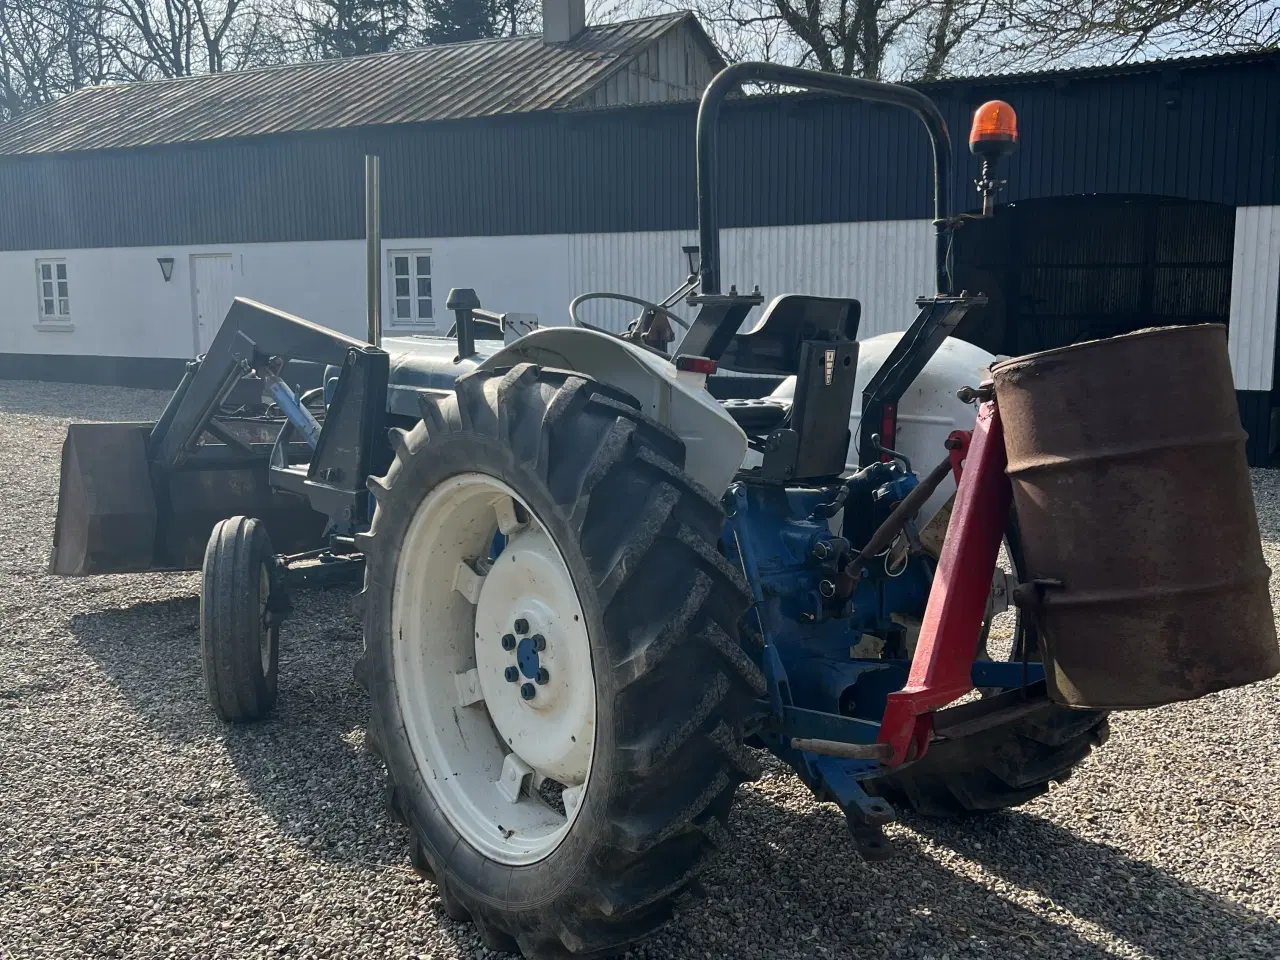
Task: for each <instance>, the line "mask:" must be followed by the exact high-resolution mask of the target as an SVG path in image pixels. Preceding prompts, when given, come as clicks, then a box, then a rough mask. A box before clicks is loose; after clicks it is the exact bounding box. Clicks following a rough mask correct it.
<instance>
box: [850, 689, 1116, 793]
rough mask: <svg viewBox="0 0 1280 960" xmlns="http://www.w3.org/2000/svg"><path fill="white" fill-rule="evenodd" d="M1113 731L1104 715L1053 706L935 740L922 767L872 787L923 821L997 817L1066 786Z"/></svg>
mask: <svg viewBox="0 0 1280 960" xmlns="http://www.w3.org/2000/svg"><path fill="white" fill-rule="evenodd" d="M1107 729H1108V728H1107V716H1106V714H1105V713H1100V712H1096V711H1076V710H1067V709H1066V708H1064V707H1058V706H1054V707H1052V708H1051V709H1050V710H1049V711H1048V712H1047V713H1042V714H1037V715H1034V716H1030V717H1024V718H1022V719H1020V720H1014V721H1011V722H1009V723H1007V724H1003V725H1001V726H998V727H994V728H991V729H989V730H982V731H979V732H976V733H973V734H971V735H968V736H962V737H957V738H954V739H945V740H936V741H934V742H933V743H931V744H930V745H929V749H928V751H927V752H926V753H925V755H924V758H923V759H921V760H919V761H917V762H916V763H913V764H910V765H909V766H906V767H904V768H903V769H902V770H901V771H899V772H896V773H891V774H889V775H887V776H884V777H879V778H877V779H875V780H871V781H868V783H867V784H866V786H867V788H868V790H869V791H870V792H873V793H876V794H878V795H879V796H882V797H884V798H885V799H887V800H889V801H891V802H893V803H894V804H896V805H898V806H900V807H903V808H906V809H910V810H912V811H914V812H915V813H917V814H919V815H920V816H925V817H963V816H967V815H973V814H982V813H992V812H995V811H997V810H1004V809H1007V808H1009V807H1016V806H1019V805H1020V804H1023V803H1026V802H1028V801H1030V800H1033V799H1035V798H1036V797H1038V796H1041V795H1043V794H1044V793H1046V792H1048V790H1049V786H1050V784H1051V783H1061V782H1062V781H1064V780H1066V779H1067V778H1068V777H1069V776H1070V775H1071V772H1072V770H1074V769H1075V767H1077V766H1078V765H1079V764H1080V763H1081V762H1083V761H1084V760H1085V759H1086V758H1087V757H1088V756H1089V754H1090V753H1091V752H1092V750H1093V748H1094V747H1095V746H1097V745H1098V744H1100V743H1101V742H1103V741H1104V740H1105V739H1106V736H1107Z"/></svg>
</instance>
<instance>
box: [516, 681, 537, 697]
mask: <svg viewBox="0 0 1280 960" xmlns="http://www.w3.org/2000/svg"><path fill="white" fill-rule="evenodd" d="M537 693H538V691H537V690H536V689H534V686H533V684H532V683H522V684H520V696H522V697H523V698H524V699H526V700H532V699H533V698H534V697H535V696H537Z"/></svg>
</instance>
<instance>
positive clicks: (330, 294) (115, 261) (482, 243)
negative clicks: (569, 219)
mask: <svg viewBox="0 0 1280 960" xmlns="http://www.w3.org/2000/svg"><path fill="white" fill-rule="evenodd" d="M931 237H932V227H931V226H930V225H929V222H928V221H924V220H919V221H890V222H884V223H844V224H820V225H812V226H795V227H767V228H760V229H751V230H748V229H734V230H725V231H723V234H722V239H721V243H722V249H723V258H724V266H723V270H722V275H723V277H724V285H725V287H726V288H727V287H728V285H729V284H730V283H736V284H737V285H738V288H739V289H740V290H744V291H746V290H749V289H750V288H751V287H752V286H754V285H755V284H759V285H760V288H761V292H762V293H764V295H765V297H766V299H771V298H772V297H774V296H777V295H778V294H780V293H794V292H805V293H814V294H819V295H826V296H852V297H857V298H858V299H860V300H861V301H862V304H863V322H862V333H863V335H864V336H870V335H873V334H876V333H883V332H885V331H888V330H899V329H903V328H905V327H906V326H907V324H909V323H910V322H911V320H912V318H913V317H914V316H915V308H914V306H913V301H914V299H915V297H917V296H919V295H920V294H926V293H929V292H931V290H932V283H933V260H932V249H933V248H932V239H931ZM693 242H694V235H693V233H692V231H688V232H686V231H663V232H652V233H632V234H577V235H565V234H557V235H542V236H514V237H449V238H416V239H396V240H387V241H385V243H384V245H383V246H384V251H390V250H402V249H404V250H429V251H431V256H432V288H433V295H434V300H435V315H436V318H437V323H438V324H439V329H440V330H441V331H443V330H446V329H448V325H449V323H450V322H451V318H450V317H448V316H447V312H446V311H445V306H444V304H445V298H446V296H447V294H448V291H449V288H450V287H473V288H475V290H476V292H477V293H478V294H479V297H480V302H481V303H482V304H483V305H484V307H485V308H486V309H490V310H496V311H500V312H506V311H519V312H526V313H535V314H537V315H538V318H539V320H540V322H541V323H543V324H544V325H549V324H562V323H567V322H568V313H567V308H568V303H569V300H570V299H571V298H572V297H573V296H575V295H576V294H578V293H581V292H585V291H588V290H613V291H618V292H622V293H631V294H635V295H637V296H641V297H647V298H650V299H661V298H662V297H664V296H665V295H666V294H667V293H668V292H670V291H671V290H672V289H674V288H675V287H676V286H678V285H679V284H680V282H681V281H682V280H683V279H684V277H685V275H686V273H687V270H688V267H687V263H686V260H685V257H684V255H683V254H682V253H681V251H680V248H681V246H682V245H683V244H687V243H693ZM210 253H215V254H216V253H229V254H231V255H232V271H233V287H234V292H235V294H237V295H239V296H246V297H250V298H252V299H254V300H259V301H261V302H263V303H267V304H270V305H271V306H274V307H278V308H279V309H282V310H285V311H288V312H289V313H294V314H297V315H298V316H301V317H305V318H306V319H308V320H311V321H314V322H316V323H321V324H324V325H326V326H330V327H333V328H335V329H338V330H341V331H343V332H345V333H348V334H351V335H353V336H363V334H364V330H365V316H364V314H365V294H364V282H365V281H364V270H365V266H364V244H363V242H362V241H359V240H353V241H332V242H313V243H258V244H223V245H217V244H211V245H207V246H200V247H124V248H109V249H91V250H54V251H19V252H13V251H9V252H0V353H34V354H80V355H89V356H94V355H97V356H127V357H190V356H191V355H192V354H193V352H194V349H195V339H194V326H193V304H192V286H191V267H190V257H191V256H192V255H193V254H210ZM42 257H61V258H64V259H65V260H66V261H67V269H68V278H69V283H70V295H71V312H72V324H71V329H66V330H64V329H61V328H57V329H54V328H53V327H52V326H51V325H42V324H40V323H38V322H37V321H38V311H37V287H36V270H35V262H36V260H37V259H38V258H42ZM158 257H173V259H174V270H173V276H172V279H171V280H170V281H169V282H168V283H166V282H165V281H164V279H163V276H162V274H161V270H160V266H159V264H158V263H157V262H156V261H157V258H158ZM383 260H384V263H385V261H386V257H385V254H384V258H383ZM385 272H386V271H385V270H384V283H383V286H384V295H383V304H384V306H383V317H384V329H385V330H386V331H387V332H388V333H393V332H395V330H394V329H393V327H392V326H391V323H390V320H389V309H388V303H389V301H390V285H391V279H390V277H389V276H385ZM680 309H681V312H682V313H684V314H685V315H686V316H689V315H690V314H691V311H689V310H688V308H686V307H684V306H683V305H681V307H680ZM635 313H636V310H634V309H632V308H629V307H621V308H616V309H615V310H614V311H613V312H612V313H611V314H602V313H600V312H599V311H597V310H595V309H594V308H591V307H587V308H584V312H583V317H584V319H587V320H592V319H593V318H594V319H596V320H601V319H606V320H607V321H608V322H609V325H610V326H612V327H613V328H614V329H621V327H622V325H623V324H625V322H626V320H627V319H629V318H630V317H632V316H634V315H635Z"/></svg>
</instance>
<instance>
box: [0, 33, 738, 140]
mask: <svg viewBox="0 0 1280 960" xmlns="http://www.w3.org/2000/svg"><path fill="white" fill-rule="evenodd" d="M682 24H688V25H690V26H691V27H692V29H694V30H695V31H697V33H698V34H699V37H700V40H703V41H705V42H706V46H707V48H708V52H709V54H710V55H711V56H712V57H715V58H717V59H718V56H719V55H718V54H716V53H715V48H714V46H713V45H712V44H711V42H710V40H709V39H707V38H706V35H705V33H703V31H702V27H701V26H700V25H699V24H698V22H697V20H696V19H695V18H694V17H693V15H692V14H690V13H687V12H682V13H673V14H666V15H664V16H658V17H648V18H645V19H642V20H629V21H626V22H623V23H614V24H602V25H600V26H593V27H588V28H587V29H586V30H585V31H583V32H582V33H581V34H579V35H578V36H577V37H575V38H574V39H573V40H571V41H570V42H569V43H565V44H547V43H543V42H542V37H541V35H540V34H535V35H530V36H523V37H507V38H501V39H494V40H475V41H471V42H467V43H452V44H443V45H440V46H434V47H424V48H421V49H415V50H399V51H394V52H391V53H381V54H373V55H370V56H363V57H351V58H348V59H345V60H325V61H320V62H318V63H299V64H288V65H284V66H278V67H262V68H258V69H254V70H241V71H238V72H235V73H218V74H208V75H204V76H199V77H183V78H181V79H177V80H158V81H151V82H147V83H129V84H108V85H104V86H99V87H88V88H85V89H83V90H79V91H77V92H76V93H74V94H71V95H70V96H68V97H65V98H63V99H62V100H59V101H57V102H55V103H52V104H50V105H49V106H47V107H43V108H42V109H40V110H36V111H33V112H32V113H30V114H27V115H25V116H23V117H20V118H19V119H17V120H14V121H12V122H11V123H8V124H5V125H4V126H3V127H0V153H6V154H29V153H58V152H64V151H80V150H104V149H112V148H120V147H141V146H150V145H157V144H169V143H191V142H196V141H205V140H218V139H225V138H231V137H248V136H259V135H263V134H273V133H286V132H294V131H309V130H332V129H337V128H342V127H365V126H379V125H384V124H403V123H421V122H424V121H431V120H456V119H462V118H467V117H487V116H494V115H497V114H513V113H529V112H532V111H537V110H556V109H565V108H568V107H572V106H573V105H575V103H577V102H578V101H579V100H580V99H581V98H582V97H583V96H585V95H586V94H587V93H589V92H590V91H591V90H593V89H595V88H596V87H598V86H599V85H600V84H601V83H603V82H604V81H605V80H606V79H608V78H609V77H610V76H611V75H612V74H613V73H614V72H616V71H617V70H619V69H621V68H622V67H624V66H625V65H626V64H627V63H628V62H630V61H631V60H632V59H633V58H635V57H637V56H639V55H640V53H642V52H643V51H644V50H645V49H646V48H647V47H648V46H649V45H650V44H651V43H652V42H653V41H655V40H656V39H657V38H658V37H660V36H662V35H663V34H665V33H666V32H667V31H669V30H673V29H675V28H677V27H679V26H680V25H682Z"/></svg>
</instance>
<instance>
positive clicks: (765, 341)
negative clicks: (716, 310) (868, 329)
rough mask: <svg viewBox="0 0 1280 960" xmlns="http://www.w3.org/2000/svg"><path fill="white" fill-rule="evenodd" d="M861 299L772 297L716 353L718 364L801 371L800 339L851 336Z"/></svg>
mask: <svg viewBox="0 0 1280 960" xmlns="http://www.w3.org/2000/svg"><path fill="white" fill-rule="evenodd" d="M861 319H862V304H860V303H859V302H858V301H857V300H852V299H849V298H847V297H813V296H809V295H808V294H801V293H787V294H783V295H782V296H779V297H774V298H773V300H771V301H770V302H769V304H768V306H766V307H765V308H764V313H763V314H761V316H760V321H759V322H758V323H757V324H756V325H755V326H754V327H753V328H752V329H751V330H749V331H748V332H747V333H739V334H737V335H735V336H734V338H733V339H732V340H731V341H730V343H729V347H728V348H727V349H726V350H725V352H724V353H723V354H722V355H721V356H720V358H719V366H720V367H721V368H723V369H726V370H738V371H741V372H743V373H772V374H777V375H780V376H791V375H793V374H796V373H799V371H800V344H802V343H804V342H805V341H806V340H808V341H813V340H828V341H834V342H841V341H849V340H856V339H857V338H858V323H859V321H860V320H861Z"/></svg>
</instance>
